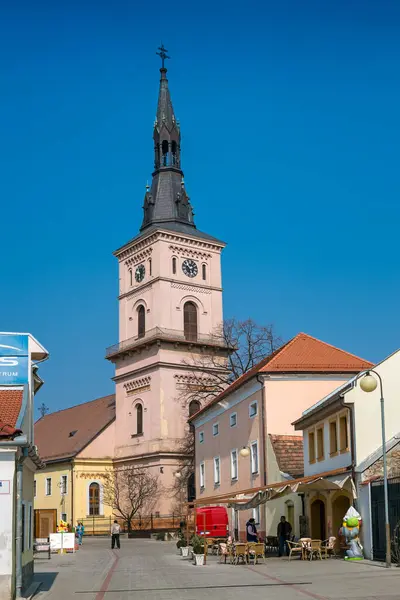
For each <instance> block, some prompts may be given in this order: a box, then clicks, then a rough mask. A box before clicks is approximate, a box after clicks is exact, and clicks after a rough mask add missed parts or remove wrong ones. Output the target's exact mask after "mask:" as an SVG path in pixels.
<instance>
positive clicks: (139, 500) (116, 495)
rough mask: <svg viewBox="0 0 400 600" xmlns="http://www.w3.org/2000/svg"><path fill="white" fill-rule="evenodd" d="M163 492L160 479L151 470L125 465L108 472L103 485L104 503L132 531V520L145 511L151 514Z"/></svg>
mask: <svg viewBox="0 0 400 600" xmlns="http://www.w3.org/2000/svg"><path fill="white" fill-rule="evenodd" d="M160 492H161V489H160V486H159V481H158V477H157V476H156V475H152V474H151V473H150V471H149V469H144V468H141V467H137V466H135V465H123V466H120V467H116V468H115V469H110V470H108V471H107V472H106V475H105V477H104V483H103V502H104V504H106V505H107V506H110V507H111V508H112V510H113V514H114V515H115V516H116V517H120V518H122V519H123V520H124V521H125V522H126V524H127V527H128V533H129V532H130V531H131V530H132V520H133V518H134V517H135V515H136V514H139V515H140V514H141V513H142V512H143V511H146V512H147V513H150V512H151V510H152V509H153V507H154V505H155V503H156V501H157V498H158V496H159V494H160Z"/></svg>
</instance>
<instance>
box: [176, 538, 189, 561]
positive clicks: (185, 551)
mask: <svg viewBox="0 0 400 600" xmlns="http://www.w3.org/2000/svg"><path fill="white" fill-rule="evenodd" d="M176 547H177V548H178V550H180V551H181V555H182V556H185V557H186V556H189V548H188V545H187V543H186V540H185V539H184V538H181V539H179V540H178V541H177V542H176Z"/></svg>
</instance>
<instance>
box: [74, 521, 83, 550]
mask: <svg viewBox="0 0 400 600" xmlns="http://www.w3.org/2000/svg"><path fill="white" fill-rule="evenodd" d="M75 531H76V533H77V535H78V544H79V545H80V546H82V538H83V534H84V533H85V528H84V526H83V523H82V521H79V522H78V525H77V526H76V529H75Z"/></svg>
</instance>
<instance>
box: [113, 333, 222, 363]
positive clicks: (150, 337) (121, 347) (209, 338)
mask: <svg viewBox="0 0 400 600" xmlns="http://www.w3.org/2000/svg"><path fill="white" fill-rule="evenodd" d="M155 340H165V341H171V342H184V343H187V344H190V343H193V344H204V345H207V346H218V347H220V348H224V347H226V343H225V340H224V339H223V337H221V336H220V335H212V334H209V335H202V334H198V335H197V336H195V337H194V336H191V337H190V338H188V337H185V335H184V333H183V331H179V330H178V329H165V328H163V327H154V328H153V329H149V330H147V331H146V332H145V334H144V336H142V337H139V336H137V335H136V336H135V337H131V338H129V339H128V340H124V341H122V342H119V344H114V345H113V346H110V347H109V348H107V349H106V358H110V357H111V356H115V355H116V354H120V353H121V352H127V351H128V350H131V349H133V348H135V347H136V346H140V345H142V344H144V343H148V342H152V341H155Z"/></svg>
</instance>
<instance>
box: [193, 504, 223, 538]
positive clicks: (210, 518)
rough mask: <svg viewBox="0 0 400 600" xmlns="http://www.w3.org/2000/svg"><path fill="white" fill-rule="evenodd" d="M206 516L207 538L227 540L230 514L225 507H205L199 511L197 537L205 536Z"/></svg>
mask: <svg viewBox="0 0 400 600" xmlns="http://www.w3.org/2000/svg"><path fill="white" fill-rule="evenodd" d="M204 515H205V526H206V531H205V536H206V537H216V538H225V537H227V536H228V535H229V526H228V513H227V511H226V508H225V507H224V506H205V507H203V508H198V509H197V518H196V533H197V535H202V536H203V535H204Z"/></svg>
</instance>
